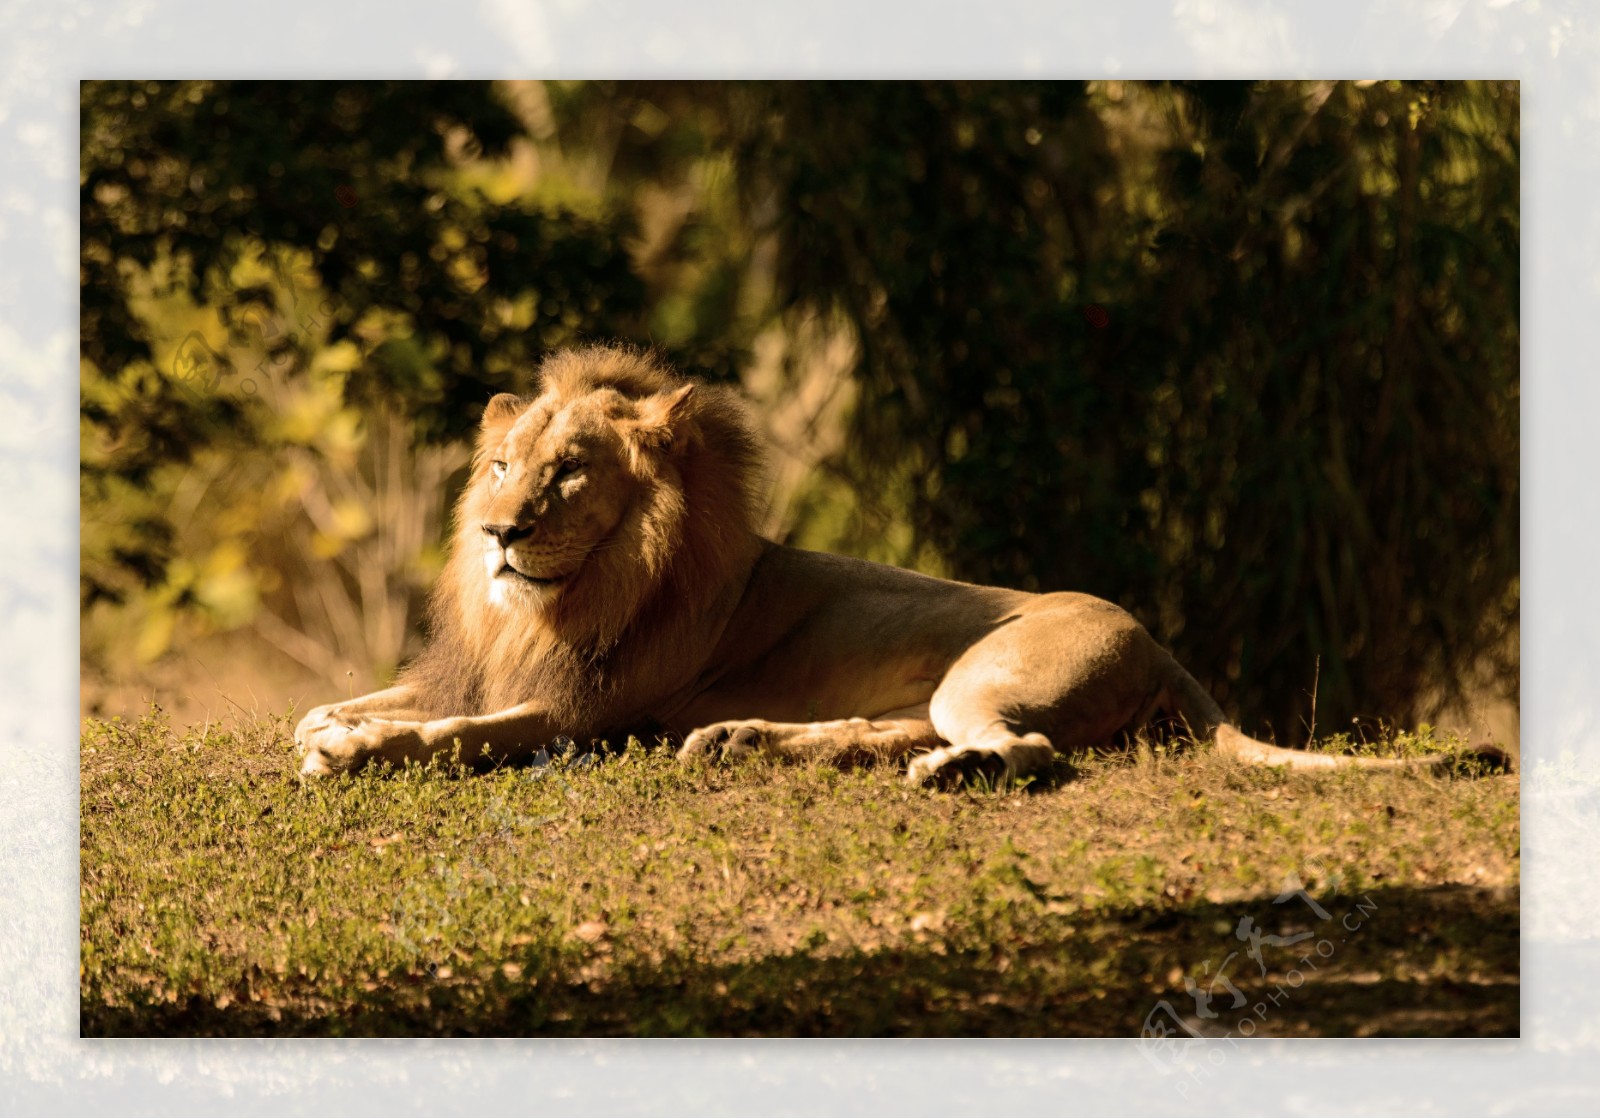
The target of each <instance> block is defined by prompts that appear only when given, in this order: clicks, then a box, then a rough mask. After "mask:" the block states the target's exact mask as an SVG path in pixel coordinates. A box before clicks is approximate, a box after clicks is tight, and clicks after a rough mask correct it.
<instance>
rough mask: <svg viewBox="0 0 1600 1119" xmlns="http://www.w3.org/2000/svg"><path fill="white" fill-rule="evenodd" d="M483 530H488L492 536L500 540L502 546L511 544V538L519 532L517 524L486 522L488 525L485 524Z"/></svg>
mask: <svg viewBox="0 0 1600 1119" xmlns="http://www.w3.org/2000/svg"><path fill="white" fill-rule="evenodd" d="M483 531H484V532H487V533H488V534H489V535H490V536H492V537H494V538H495V539H496V540H498V541H499V542H500V546H501V547H502V548H504V547H505V546H506V545H507V544H510V543H511V538H512V537H514V536H516V535H517V534H518V533H517V526H516V525H487V524H486V525H484V526H483Z"/></svg>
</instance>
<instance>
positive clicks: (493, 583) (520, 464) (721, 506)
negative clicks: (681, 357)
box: [434, 347, 759, 706]
mask: <svg viewBox="0 0 1600 1119" xmlns="http://www.w3.org/2000/svg"><path fill="white" fill-rule="evenodd" d="M538 385H539V392H538V394H537V395H535V396H526V397H523V396H513V395H510V394H501V395H499V396H496V397H495V398H493V399H492V400H491V401H490V402H489V405H488V407H487V408H486V409H485V410H484V415H483V423H482V427H481V429H480V431H479V436H478V443H477V449H476V454H475V455H474V458H473V464H472V473H471V477H470V479H469V481H468V483H467V486H466V489H465V490H464V492H463V494H462V496H461V499H460V502H459V503H458V505H457V508H456V524H455V537H454V541H453V545H452V555H451V559H450V563H449V565H448V567H447V569H446V572H445V574H444V576H443V577H442V579H441V583H440V585H439V587H438V588H437V589H436V592H435V602H434V621H435V638H436V640H437V639H439V638H444V639H446V640H449V641H451V642H452V643H453V644H454V645H456V646H458V647H459V649H460V652H462V653H465V654H467V655H468V657H469V658H471V659H473V660H476V661H477V662H478V663H479V665H480V672H479V674H478V676H479V679H478V683H477V688H476V689H475V690H478V691H481V692H486V693H488V694H487V695H486V696H485V700H484V702H486V703H488V704H489V705H491V706H492V705H493V703H494V702H496V701H497V699H501V698H504V695H511V694H515V693H517V692H518V690H519V689H522V690H526V687H527V686H528V684H529V681H527V680H520V679H518V676H519V670H518V667H517V666H522V665H526V666H528V670H529V671H530V672H535V673H537V671H538V668H537V665H536V663H535V662H537V661H538V660H540V659H541V658H546V659H547V658H549V657H551V656H555V657H556V659H559V657H560V654H561V653H562V652H564V651H565V652H570V651H572V650H582V651H583V652H585V653H586V654H591V655H592V653H593V652H594V651H596V650H602V651H603V650H607V649H613V648H615V647H616V646H617V645H618V644H619V643H622V644H626V643H628V642H636V641H640V640H644V639H646V638H647V637H648V634H647V633H645V632H644V631H645V630H648V629H660V628H662V627H670V626H671V625H672V623H673V620H674V618H676V617H679V616H682V615H684V614H685V613H686V612H693V611H698V610H703V609H704V608H705V607H706V606H707V605H708V604H709V603H710V602H711V601H712V600H713V599H715V598H716V596H717V595H718V594H719V593H720V591H721V590H722V588H723V587H724V586H725V585H726V583H727V581H728V580H729V579H730V578H732V577H733V576H734V575H735V574H736V573H737V572H738V571H739V569H740V568H741V566H743V567H744V568H746V569H747V568H748V565H749V563H750V562H751V560H752V558H753V555H754V552H755V550H756V549H757V548H758V547H759V544H758V542H757V540H756V538H755V535H754V532H753V529H752V520H753V507H754V486H755V482H756V473H757V465H758V446H759V444H758V442H757V440H756V439H755V437H754V436H753V434H752V431H751V427H750V423H749V420H748V418H747V416H746V413H745V411H744V409H743V407H742V405H741V404H740V402H739V400H738V397H737V396H736V394H735V393H734V392H733V391H732V390H729V389H726V388H722V387H717V386H708V385H704V384H700V383H698V382H695V381H691V380H686V379H683V378H681V377H679V376H677V375H676V374H674V373H672V372H671V371H670V370H668V369H667V368H666V367H665V366H664V365H662V364H661V363H660V362H659V361H657V360H655V359H653V358H652V357H650V356H648V355H646V354H643V353H640V352H637V351H634V350H630V349H624V348H620V347H591V348H585V349H578V350H567V351H563V352H561V353H558V354H556V355H554V356H552V357H550V358H549V359H547V360H546V361H545V362H544V363H543V365H542V366H541V367H540V369H539V371H538ZM501 693H504V695H502V694H501Z"/></svg>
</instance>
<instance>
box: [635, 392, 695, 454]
mask: <svg viewBox="0 0 1600 1119" xmlns="http://www.w3.org/2000/svg"><path fill="white" fill-rule="evenodd" d="M693 412H694V385H693V384H687V385H684V386H683V387H682V388H679V389H674V390H673V391H672V392H664V393H658V394H657V395H655V396H647V397H645V398H644V399H643V400H641V401H639V414H638V416H637V417H636V418H635V419H634V420H633V421H632V423H630V424H629V428H630V429H631V430H630V434H632V436H633V437H634V439H636V440H638V442H639V443H640V444H641V445H643V446H646V447H655V448H658V449H661V450H677V449H679V448H681V447H682V446H684V444H685V443H687V442H688V441H689V438H690V436H691V435H692V434H693V432H694V423H693V421H692V419H691V416H692V414H693Z"/></svg>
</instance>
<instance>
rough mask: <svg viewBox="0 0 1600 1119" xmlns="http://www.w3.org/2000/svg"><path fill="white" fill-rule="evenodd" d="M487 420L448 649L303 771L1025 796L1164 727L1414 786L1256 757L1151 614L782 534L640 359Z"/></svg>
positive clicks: (671, 390) (340, 727)
mask: <svg viewBox="0 0 1600 1119" xmlns="http://www.w3.org/2000/svg"><path fill="white" fill-rule="evenodd" d="M537 383H538V386H539V391H538V393H537V395H534V396H526V397H525V396H515V395H511V394H508V393H502V394H500V395H497V396H495V397H494V398H493V399H491V400H490V401H489V403H488V405H487V407H486V408H485V409H484V413H483V419H482V426H481V429H480V431H479V434H478V438H477V446H476V451H475V454H474V457H473V460H472V465H471V474H470V478H469V480H468V482H467V484H466V487H465V489H464V492H463V493H462V494H461V497H460V500H459V502H458V504H457V507H456V511H455V520H454V529H453V533H454V535H453V539H452V543H451V549H450V556H449V559H448V562H447V564H446V567H445V569H444V571H443V573H442V575H441V577H440V579H439V582H438V584H437V586H436V588H435V590H434V593H433V596H432V599H431V602H430V607H429V621H430V627H429V629H430V638H429V641H428V643H427V644H426V646H425V648H424V650H423V651H422V653H421V654H420V655H419V656H418V657H417V659H416V660H415V661H413V662H412V663H411V664H410V665H408V666H407V667H406V668H405V669H403V670H402V671H401V673H400V674H399V676H398V678H397V680H396V683H395V684H394V686H393V687H390V688H387V689H385V690H383V691H379V692H375V693H373V694H371V695H368V696H364V697H361V698H359V699H355V700H351V701H348V702H344V703H334V704H329V705H326V706H322V707H317V708H315V709H314V710H312V711H311V712H310V713H309V714H307V715H306V717H305V719H304V720H303V721H302V722H301V723H300V724H299V726H298V728H297V729H296V731H295V741H296V744H297V747H298V750H299V753H300V756H301V759H302V761H301V765H300V773H301V774H302V775H303V776H304V777H308V778H309V777H320V776H329V775H334V774H340V773H346V772H351V771H354V770H358V769H360V768H362V767H363V766H367V765H370V764H372V763H375V762H387V763H391V764H397V765H399V764H404V763H406V762H427V761H428V760H429V759H432V758H435V757H440V756H448V755H450V754H451V753H452V752H453V751H457V750H459V751H460V753H459V755H458V756H459V757H461V758H463V759H471V760H477V759H492V760H495V761H515V760H516V759H518V758H526V757H528V756H530V755H533V754H535V753H537V752H538V751H539V750H541V749H543V748H545V747H546V746H547V745H548V744H550V743H552V742H555V741H556V740H558V739H561V738H567V739H573V740H576V741H579V742H584V741H588V740H593V739H604V740H610V741H620V740H622V739H623V738H624V737H625V736H628V735H630V734H635V735H639V736H641V737H646V736H652V735H654V736H661V737H664V738H666V739H668V740H669V741H672V742H674V743H681V747H680V748H679V750H678V754H679V756H680V757H681V758H683V759H685V760H692V759H704V760H731V759H736V758H741V757H745V756H749V755H754V754H765V755H769V756H772V757H775V758H782V759H793V760H817V761H822V762H826V763H831V764H837V765H846V764H856V763H863V762H898V761H902V760H903V761H906V762H907V778H908V780H910V781H911V782H912V783H913V784H919V785H920V784H930V783H931V784H937V785H940V786H951V785H957V784H960V783H962V782H965V781H968V780H971V779H974V778H977V777H980V776H981V777H982V778H983V779H986V780H989V781H992V782H995V783H1000V784H1004V783H1010V782H1016V781H1020V780H1022V779H1024V778H1027V777H1029V776H1031V775H1035V774H1038V773H1040V772H1041V771H1043V770H1045V769H1047V768H1048V767H1050V766H1051V764H1052V761H1053V759H1054V757H1055V756H1056V754H1057V752H1058V751H1061V752H1067V751H1078V750H1083V749H1088V748H1096V747H1105V746H1111V745H1114V744H1116V743H1118V742H1125V741H1127V737H1128V735H1130V734H1131V733H1132V732H1136V731H1137V730H1139V729H1140V728H1141V727H1143V726H1145V725H1146V724H1148V723H1149V722H1150V721H1151V720H1153V719H1155V718H1157V717H1158V716H1164V717H1169V718H1172V719H1175V720H1178V721H1180V722H1181V723H1184V724H1186V725H1187V727H1188V728H1189V731H1190V732H1191V734H1192V735H1193V736H1194V738H1195V739H1196V740H1214V742H1215V746H1216V748H1217V749H1219V750H1221V751H1223V752H1225V753H1227V754H1229V755H1232V756H1233V757H1235V758H1238V759H1240V760H1242V761H1244V762H1247V763H1251V764H1256V765H1268V766H1291V767H1295V768H1323V769H1326V768H1333V767H1361V768H1368V769H1377V768H1394V767H1398V766H1406V765H1423V766H1430V765H1439V764H1443V763H1444V761H1445V760H1446V759H1444V758H1441V757H1429V758H1423V759H1413V760H1410V761H1407V760H1402V759H1395V758H1370V757H1335V756H1331V755H1326V754H1316V753H1308V752H1306V751H1303V750H1291V749H1286V748H1282V747H1278V746H1274V745H1270V744H1268V743H1265V742H1259V741H1256V740H1255V739H1252V738H1249V737H1247V736H1246V735H1245V734H1243V733H1242V732H1241V731H1240V730H1238V729H1237V728H1236V727H1235V726H1234V725H1232V724H1231V723H1229V722H1228V721H1227V720H1226V719H1225V717H1224V715H1223V712H1222V710H1221V708H1220V707H1219V706H1218V705H1217V703H1216V702H1215V701H1214V700H1213V699H1212V697H1211V696H1210V694H1209V693H1208V692H1207V691H1206V690H1205V689H1204V688H1202V687H1201V686H1200V684H1199V683H1197V682H1196V681H1195V679H1194V677H1192V676H1191V675H1190V674H1189V673H1188V672H1187V671H1185V670H1184V669H1183V668H1182V667H1181V666H1180V665H1179V664H1178V662H1177V661H1176V660H1175V659H1174V658H1173V657H1172V656H1171V654H1169V653H1168V652H1167V651H1166V650H1165V649H1164V648H1162V647H1161V645H1159V644H1158V643H1157V642H1156V641H1155V639H1154V638H1152V637H1151V635H1150V634H1149V633H1148V632H1147V631H1146V630H1145V628H1144V627H1143V626H1142V625H1140V624H1139V623H1138V622H1137V621H1136V620H1135V619H1134V618H1133V617H1132V616H1131V615H1130V614H1129V613H1127V612H1126V611H1125V610H1123V609H1122V608H1120V607H1118V606H1115V605H1113V604H1112V603H1110V602H1106V601H1104V600H1102V599H1099V598H1095V597H1093V596H1091V595H1087V594H1077V593H1072V592H1058V593H1049V594H1032V593H1025V592H1022V591H1015V590H1006V589H1003V588H999V587H988V586H977V585H973V584H969V583H960V582H954V581H951V580H947V579H938V578H933V577H931V576H928V575H923V574H919V573H916V572H912V571H907V570H904V569H901V568H897V567H891V566H886V565H882V564H876V563H869V562H866V561H864V560H859V559H850V558H846V557H843V556H837V555H829V554H824V553H819V552H811V551H803V550H800V549H797V548H792V547H787V546H785V545H782V544H778V543H775V542H773V541H771V540H768V539H765V538H763V537H762V536H760V535H759V534H758V532H757V531H756V528H755V519H756V510H757V507H758V498H759V493H758V478H759V476H760V466H761V458H762V456H761V447H760V441H759V440H758V439H757V437H756V435H755V433H754V431H755V429H754V427H753V425H752V422H751V420H750V417H749V415H748V414H747V412H746V410H745V408H744V406H743V405H742V403H741V401H740V398H739V396H738V394H737V393H736V392H735V391H734V390H732V389H730V388H727V387H722V386H715V385H708V384H704V383H701V382H699V381H696V380H693V379H686V378H683V377H680V376H678V375H677V374H675V373H674V372H673V371H671V370H670V369H668V368H667V366H666V365H665V364H664V363H663V362H661V361H660V360H658V359H657V358H655V357H653V356H651V355H649V354H646V353H643V352H639V351H636V350H632V349H628V348H625V347H621V346H592V347H587V348H581V349H571V350H565V351H561V352H558V353H555V354H554V355H552V356H550V357H548V358H547V359H546V360H545V361H544V362H543V363H542V365H541V367H540V368H539V370H538V378H537Z"/></svg>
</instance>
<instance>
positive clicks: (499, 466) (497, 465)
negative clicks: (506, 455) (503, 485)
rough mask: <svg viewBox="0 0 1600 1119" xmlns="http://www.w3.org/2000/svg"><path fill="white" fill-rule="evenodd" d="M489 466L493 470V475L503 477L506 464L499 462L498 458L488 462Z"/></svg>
mask: <svg viewBox="0 0 1600 1119" xmlns="http://www.w3.org/2000/svg"><path fill="white" fill-rule="evenodd" d="M489 468H490V469H491V470H493V471H494V476H495V477H496V478H504V477H505V476H506V464H505V463H503V462H501V461H500V460H499V459H496V460H495V461H494V462H492V463H490V464H489Z"/></svg>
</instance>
